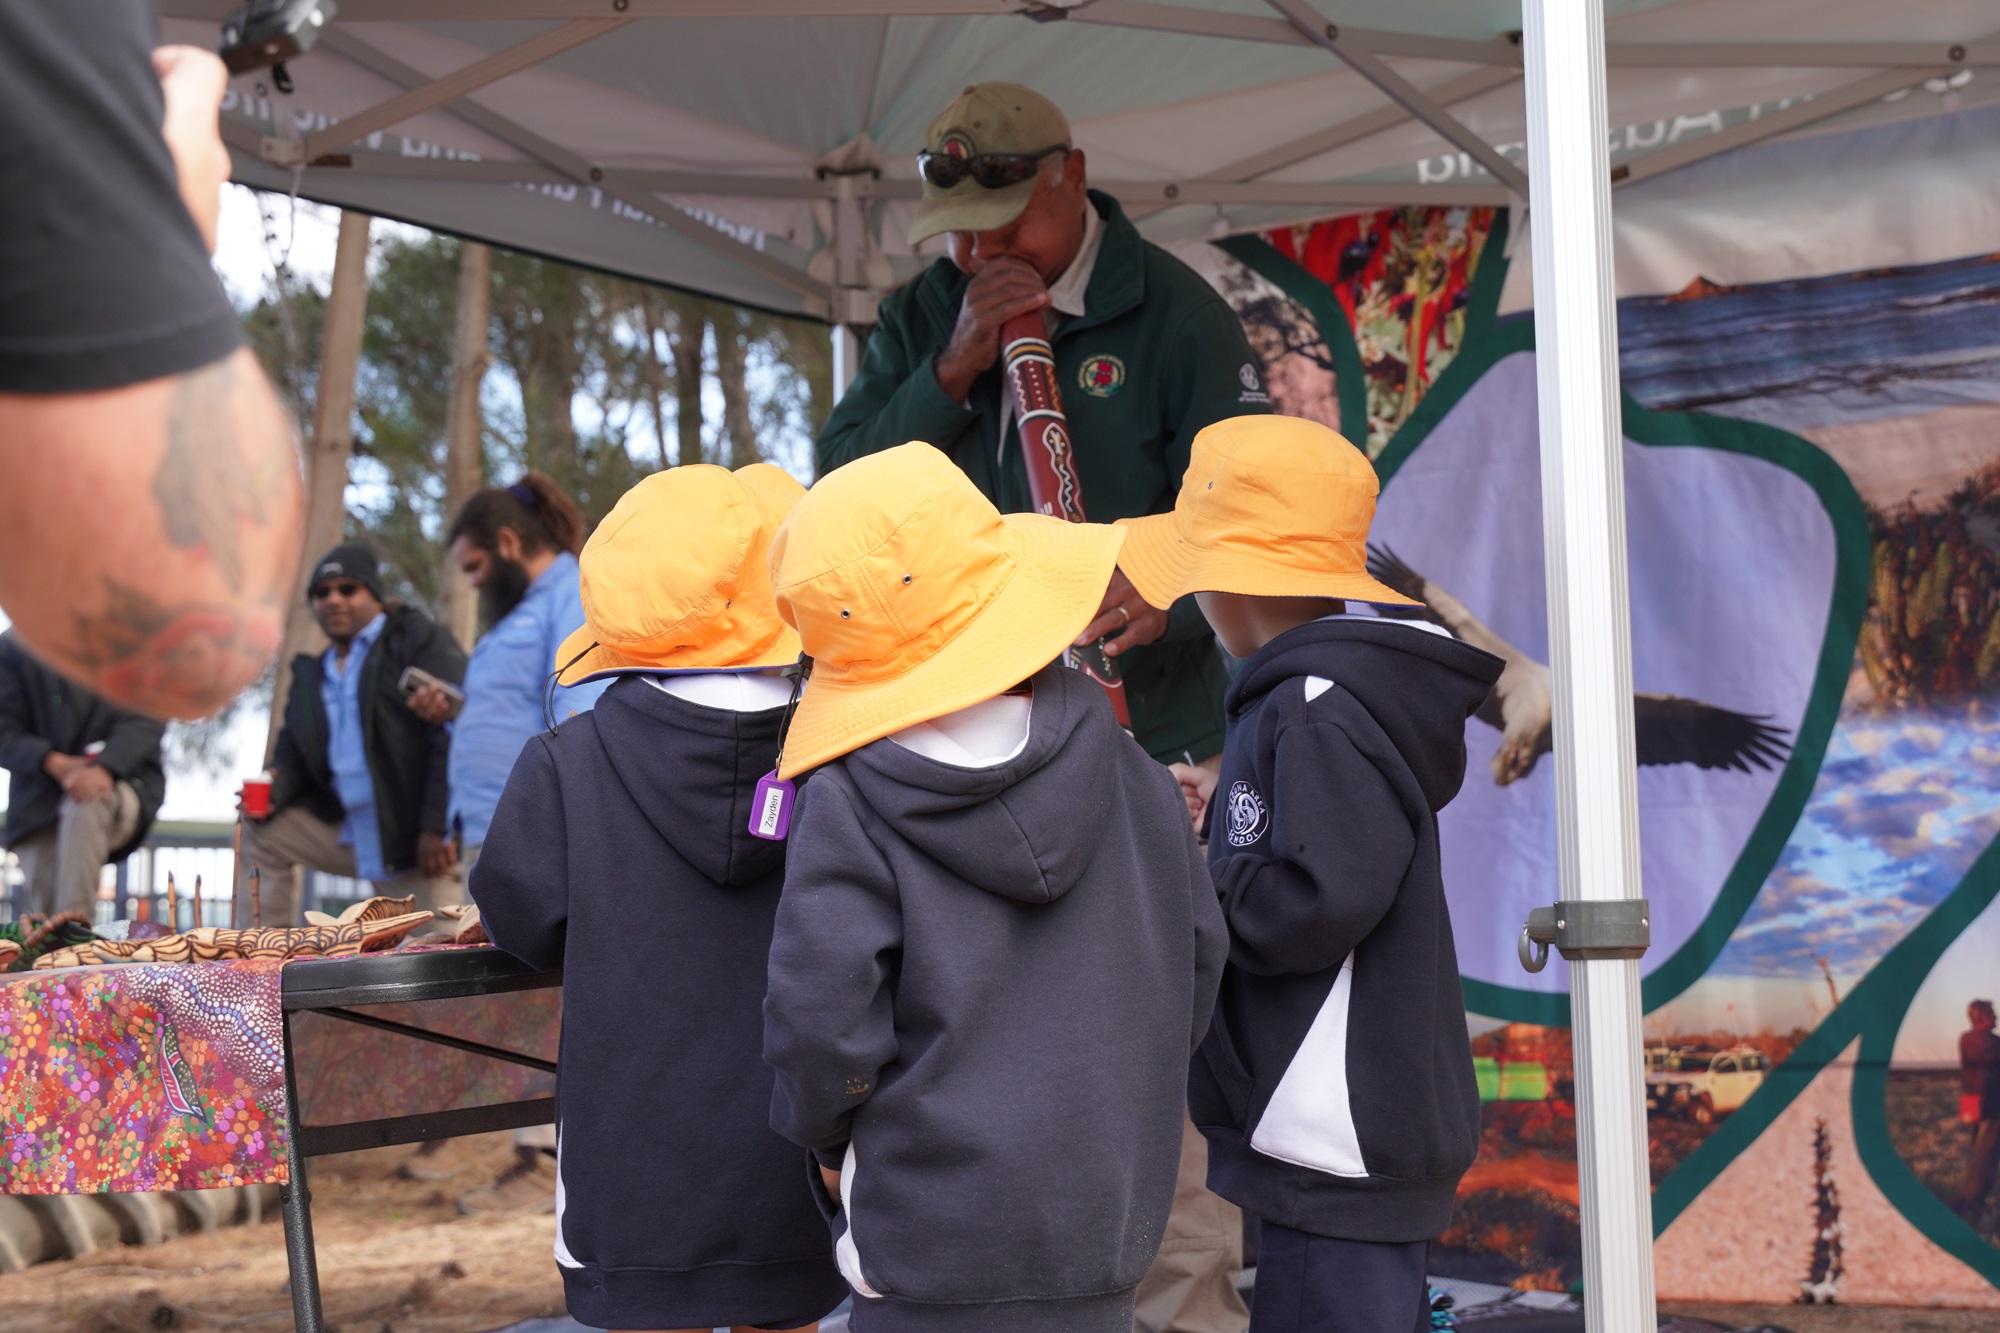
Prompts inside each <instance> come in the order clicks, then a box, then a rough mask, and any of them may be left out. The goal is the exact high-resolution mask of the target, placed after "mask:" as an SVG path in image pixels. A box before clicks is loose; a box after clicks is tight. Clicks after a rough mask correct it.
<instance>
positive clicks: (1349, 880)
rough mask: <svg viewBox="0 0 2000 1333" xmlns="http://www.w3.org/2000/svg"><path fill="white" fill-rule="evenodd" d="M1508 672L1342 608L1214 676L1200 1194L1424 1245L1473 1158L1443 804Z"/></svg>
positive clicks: (1314, 1228) (1412, 629) (1479, 656)
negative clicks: (1222, 921)
mask: <svg viewBox="0 0 2000 1333" xmlns="http://www.w3.org/2000/svg"><path fill="white" fill-rule="evenodd" d="M1502 666H1503V663H1502V662H1501V660H1500V659H1499V658H1497V657H1494V656H1493V655H1492V654H1490V653H1485V652H1482V651H1480V650H1479V649H1477V648H1474V647H1472V646H1470V645H1469V644H1465V643H1461V642H1459V641H1458V640H1456V639H1453V638H1451V637H1449V636H1447V635H1445V634H1442V633H1431V632H1429V631H1428V630H1427V629H1425V628H1424V627H1423V626H1422V625H1421V623H1420V622H1413V621H1395V620H1379V619H1373V618H1366V619H1364V618H1345V617H1343V618H1336V619H1329V620H1320V621H1314V622H1313V623H1311V624H1309V625H1302V626H1300V627H1298V628H1297V629H1294V630H1290V631H1288V632H1286V633H1284V634H1281V635H1279V636H1278V637H1277V638H1275V639H1273V640H1272V641H1271V642H1270V643H1268V644H1266V645H1265V646H1264V647H1263V649H1262V650H1261V651H1259V652H1258V653H1257V654H1256V655H1255V656H1254V657H1252V658H1251V659H1250V660H1249V661H1248V662H1247V663H1245V665H1244V667H1243V670H1242V671H1241V672H1240V673H1239V674H1238V676H1237V678H1236V680H1235V682H1234V683H1233V684H1232V685H1231V687H1230V690H1229V694H1228V697H1227V700H1226V707H1227V710H1228V719H1229V734H1228V741H1227V743H1226V744H1225V746H1224V748H1223V758H1222V773H1221V776H1220V778H1219V779H1218V781H1217V783H1216V788H1215V797H1214V800H1213V802H1212V804H1211V806H1210V815H1209V843H1208V846H1209V869H1210V871H1211V872H1212V873H1213V875H1214V877H1215V887H1216V892H1217V893H1218V894H1220V895H1221V898H1222V908H1223V913H1224V915H1226V916H1227V917H1228V920H1229V931H1230V949H1229V966H1228V968H1227V969H1226V970H1225V972H1224V975H1223V981H1222V994H1221V998H1220V999H1219V1000H1218V1001H1217V1002H1216V1013H1215V1022H1214V1024H1213V1025H1212V1026H1211V1027H1210V1030H1209V1034H1208V1038H1207V1040H1205V1041H1204V1042H1203V1043H1202V1045H1201V1051H1200V1053H1199V1054H1198V1055H1197V1056H1196V1058H1195V1061H1194V1065H1193V1069H1192V1072H1191V1076H1190V1082H1189V1089H1188V1106H1189V1110H1190V1112H1191V1114H1192V1115H1193V1117H1194V1122H1195V1124H1196V1126H1197V1127H1198V1128H1200V1130H1201V1131H1202V1133H1203V1134H1204V1135H1206V1136H1207V1138H1208V1141H1209V1159H1208V1160H1209V1166H1208V1183H1209V1188H1211V1189H1213V1190H1214V1191H1215V1192H1216V1193H1218V1194H1220V1195H1222V1197H1223V1198H1225V1199H1228V1200H1230V1201H1231V1202H1233V1203H1236V1204H1239V1205H1241V1206H1242V1207H1244V1208H1247V1209H1249V1210H1251V1211H1252V1212H1255V1213H1257V1214H1259V1215H1260V1216H1262V1217H1265V1218H1268V1219H1270V1220H1272V1221H1274V1222H1277V1223H1279V1224H1281V1225H1283V1226H1287V1227H1291V1228H1293V1229H1295V1230H1299V1231H1306V1232H1311V1233H1313V1234H1315V1235H1321V1236H1335V1237H1340V1238H1343V1239H1348V1240H1363V1241H1415V1240H1423V1239H1426V1238H1428V1237H1431V1236H1435V1235H1437V1234H1438V1233H1439V1232H1441V1231H1443V1230H1444V1228H1445V1226H1446V1224H1447V1223H1448V1222H1449V1221H1450V1218H1451V1207H1452V1200H1453V1197H1454V1195H1455V1194H1456V1192H1457V1189H1458V1180H1459V1177H1460V1176H1461V1175H1463V1174H1464V1172H1465V1169H1466V1168H1467V1167H1469V1166H1471V1165H1472V1160H1473V1157H1474V1155H1475V1154H1476V1152H1477V1150H1478V1147H1479V1093H1478V1088H1477V1085H1476V1084H1475V1083H1474V1081H1473V1074H1472V1051H1471V1046H1470V1043H1469V1042H1468V1040H1467V1037H1466V1026H1465V997H1464V994H1463V992H1462V991H1461V989H1460V987H1459V980H1458V956H1457V953H1456V951H1455V949H1454V948H1453V945H1452V936H1451V918H1450V915H1449V914H1448V913H1447V911H1446V909H1445V897H1444V880H1443V876H1442V873H1441V872H1440V870H1439V864H1438V830H1437V812H1438V811H1439V810H1441V809H1442V808H1444V806H1445V804H1446V803H1447V802H1449V801H1450V800H1451V798H1452V797H1453V796H1455V795H1457V793H1458V789H1459V784H1460V783H1461V782H1462V781H1463V780H1464V777H1465V722H1466V718H1467V717H1469V716H1470V715H1471V713H1472V711H1473V710H1474V709H1476V708H1477V707H1478V706H1479V704H1480V703H1481V702H1482V701H1483V700H1484V699H1485V698H1486V695H1487V692H1488V691H1489V690H1490V689H1491V688H1492V686H1493V682H1494V681H1495V680H1497V679H1499V676H1500V670H1501V667H1502Z"/></svg>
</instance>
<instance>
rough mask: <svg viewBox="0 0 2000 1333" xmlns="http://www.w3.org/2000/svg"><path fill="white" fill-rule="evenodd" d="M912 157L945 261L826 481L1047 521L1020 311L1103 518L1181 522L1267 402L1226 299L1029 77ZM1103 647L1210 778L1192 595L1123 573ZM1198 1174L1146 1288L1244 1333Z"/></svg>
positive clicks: (1226, 1215) (854, 389)
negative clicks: (1014, 377)
mask: <svg viewBox="0 0 2000 1333" xmlns="http://www.w3.org/2000/svg"><path fill="white" fill-rule="evenodd" d="M918 161H919V165H920V168H921V170H922V172H923V176H924V183H923V202H922V203H921V204H920V205H919V207H918V210H917V217H916V222H915V224H914V225H913V226H912V228H911V230H910V243H911V244H913V245H914V244H917V243H919V242H921V241H924V240H926V239H928V238H930V237H932V236H938V235H943V236H945V237H946V239H947V243H948V247H949V256H950V257H949V259H941V260H939V261H938V262H937V263H935V264H933V265H931V266H930V268H929V269H927V270H925V271H924V272H923V273H922V274H920V275H918V276H917V277H916V278H915V279H913V280H912V281H911V282H909V283H908V284H906V285H905V286H903V287H902V288H901V289H899V290H898V291H896V292H895V293H893V294H892V295H891V296H890V297H889V298H888V299H887V300H886V301H884V302H883V303H882V308H881V316H880V323H879V324H878V325H877V326H876V328H875V332H874V334H873V336H872V337H871V338H870V339H869V340H868V347H867V351H866V353H865V355H864V356H863V358H862V362H861V369H860V373H859V374H858V375H857V376H856V377H855V380H854V383H853V384H852V385H851V386H849V388H848V391H847V393H846V395H845V396H844V397H842V399H841V400H840V403H839V405H838V406H836V407H835V408H834V411H833V414H832V416H831V417H829V418H828V419H827V423H826V426H825V428H824V429H823V430H822V431H821V432H820V435H819V439H818V442H817V450H816V452H817V462H818V467H819V472H820V474H821V475H822V476H823V475H825V474H826V473H827V472H830V471H831V470H833V469H834V468H836V467H839V466H840V465H841V464H842V463H846V462H850V461H852V460H853V459H856V458H859V457H861V456H862V455H864V454H872V453H875V452H878V451H880V450H883V449H891V448H894V447H895V446H897V445H900V444H905V443H908V442H909V441H911V440H922V441H924V442H926V443H928V444H932V445H935V446H936V447H937V448H939V449H942V450H943V451H945V452H946V453H948V454H950V455H951V457H952V458H953V460H954V461H956V462H957V464H958V465H959V466H960V467H961V468H963V469H964V470H965V472H966V473H967V475H969V476H970V477H971V478H972V480H973V482H974V483H975V484H977V485H978V487H979V488H980V490H981V491H983V492H984V493H985V494H986V495H987V497H988V498H989V499H991V500H992V501H993V502H994V504H995V505H996V506H997V507H998V508H999V509H1001V510H1002V511H1006V512H1019V511H1023V510H1031V509H1033V508H1034V507H1035V506H1034V505H1033V504H1032V503H1031V501H1030V499H1029V483H1028V475H1027V469H1026V467H1025V465H1024V462H1023V458H1022V453H1021V443H1020V439H1019V434H1018V431H1017V429H1016V425H1015V423H1014V421H1013V419H1012V405H1011V401H1010V399H1009V397H1008V392H1007V386H1006V382H1005V377H1004V375H1003V373H1002V368H1001V365H1000V359H1001V358H1000V350H1001V337H1000V330H1001V326H1002V325H1003V324H1005V323H1006V322H1007V321H1008V320H1009V319H1011V318H1013V317H1015V316H1016V315H1019V314H1022V313H1023V312H1027V311H1034V310H1040V311H1041V312H1042V313H1043V315H1044V317H1045V318H1046V319H1047V321H1048V327H1049V331H1050V334H1051V337H1050V339H1049V341H1050V343H1051V345H1052V346H1053V349H1054V356H1055V373H1056V379H1057V383H1058V385H1059V387H1060V390H1061V393H1062V401H1063V408H1064V410H1065V413H1066V415H1067V417H1068V427H1069V434H1070V436H1071V438H1072V439H1073V442H1074V454H1075V462H1076V471H1077V476H1078V480H1079V482H1080V483H1081V490H1082V493H1083V496H1084V498H1085V503H1086V505H1087V507H1088V511H1089V518H1090V520H1091V521H1092V522H1096V523H1109V522H1112V521H1114V520H1116V519H1121V518H1136V517H1138V516H1140V515H1143V514H1156V513H1164V512H1166V511H1168V510H1170V509H1172V508H1173V506H1174V498H1175V496H1176V495H1177V494H1178V492H1179V490H1180V483H1181V477H1182V476H1183V474H1185V473H1186V471H1187V466H1188V454H1189V450H1190V448H1191V446H1192V444H1193V441H1194V437H1195V434H1196V433H1197V432H1198V431H1200V430H1201V429H1202V427H1204V426H1207V425H1209V424H1210V423H1211V422H1215V421H1219V420H1222V419H1223V418H1225V417H1233V416H1240V415H1243V414H1245V413H1250V412H1266V411H1269V410H1270V405H1269V404H1270V400H1269V398H1268V396H1267V395H1266V393H1265V391H1264V382H1263V375H1262V372H1261V370H1260V369H1259V366H1258V362H1257V358H1256V357H1255V356H1254V355H1253V354H1252V353H1251V351H1250V346H1249V343H1248V342H1247V341H1246V340H1245V338H1244V336H1243V329H1242V326H1241V325H1240V324H1239V323H1238V322H1237V320H1236V316H1235V315H1234V314H1233V313H1232V312H1231V311H1230V309H1229V306H1228V305H1227V303H1225V302H1224V301H1223V299H1222V298H1221V297H1220V296H1219V295H1217V294H1216V293H1215V291H1214V290H1213V289H1211V288H1210V287H1209V286H1208V284H1207V283H1205V282H1203V281H1202V279H1201V278H1200V277H1199V276H1197V275H1196V274H1195V272H1194V271H1193V270H1192V269H1190V268H1188V267H1187V266H1186V265H1184V264H1182V263H1181V262H1180V261H1179V260H1177V259H1175V258H1173V256H1171V255H1169V254H1168V253H1167V252H1166V251H1164V250H1162V249H1160V248H1159V247H1158V246H1155V245H1152V244H1150V243H1149V242H1147V241H1145V240H1142V239H1141V238H1140V236H1139V233H1138V230H1137V229H1136V228H1134V227H1133V225H1132V224H1131V223H1130V222H1128V221H1127V220H1126V218H1125V214H1124V213H1123V211H1122V210H1120V208H1119V207H1118V203H1117V201H1116V200H1114V199H1112V198H1111V197H1110V196H1109V195H1105V194H1101V193H1097V192H1094V191H1091V190H1089V189H1088V187H1087V183H1086V180H1085V176H1084V155H1083V152H1082V150H1080V149H1077V148H1074V147H1072V146H1071V144H1070V131H1069V122H1068V121H1067V120H1066V119H1064V117H1063V114H1062V112H1061V111H1059V110H1058V109H1057V108H1056V107H1055V105H1054V104H1053V103H1051V102H1050V101H1049V100H1048V99H1047V98H1045V97H1043V96H1041V95H1040V94H1039V93H1036V92H1034V91H1032V90H1030V89H1028V88H1023V87H1020V86H1018V85H1016V84H1007V83H985V84H979V85H977V86H975V87H972V88H968V89H966V90H965V92H963V93H962V94H960V96H959V97H958V99H957V100H956V101H954V102H953V103H952V104H951V105H950V106H949V107H947V108H946V109H945V111H944V113H943V114H942V115H940V116H939V117H938V118H937V119H936V120H935V121H933V122H932V123H931V126H930V129H929V131H928V132H927V133H926V134H925V137H924V151H923V153H922V154H921V155H920V157H919V159H918ZM1106 636H1110V638H1109V642H1108V643H1107V644H1106V647H1105V652H1106V655H1107V656H1109V657H1111V658H1112V659H1114V661H1115V662H1116V665H1117V666H1118V668H1119V670H1120V671H1121V672H1122V674H1123V676H1124V682H1125V695H1126V702H1127V705H1128V706H1129V708H1130V711H1131V717H1132V731H1133V734H1134V735H1135V736H1136V737H1137V738H1138V740H1139V743H1140V744H1141V745H1143V746H1145V748H1146V750H1147V751H1148V752H1149V753H1150V754H1151V755H1152V756H1153V757H1154V758H1155V759H1157V760H1159V761H1160V762H1162V763H1189V764H1201V765H1202V766H1204V767H1208V766H1212V765H1213V764H1214V763H1215V762H1216V760H1217V759H1218V758H1219V756H1220V752H1221V749H1222V692H1223V687H1224V685H1225V684H1226V676H1225V673H1224V670H1223V664H1222V658H1221V655H1220V653H1219V651H1218V649H1217V648H1216V645H1215V639H1214V636H1213V635H1212V634H1211V633H1210V632H1209V629H1208V627H1207V625H1206V624H1205V623H1204V622H1203V620H1202V618H1201V613H1200V611H1199V610H1197V609H1196V607H1195V606H1194V604H1193V602H1192V600H1191V599H1190V600H1186V601H1184V602H1183V603H1181V604H1177V605H1176V606H1175V607H1174V608H1173V609H1172V611H1170V612H1169V611H1157V610H1154V609H1153V608H1152V607H1150V606H1148V605H1146V603H1145V601H1144V599H1142V598H1141V597H1140V596H1139V595H1138V593H1136V592H1134V591H1133V589H1132V585H1131V583H1130V582H1128V581H1127V580H1126V578H1125V576H1124V574H1123V573H1114V574H1113V575H1112V578H1111V583H1110V586H1109V587H1108V588H1107V589H1106V591H1105V595H1104V603H1103V606H1102V608H1101V609H1100V612H1099V614H1098V616H1097V618H1096V619H1095V620H1094V621H1092V622H1091V624H1090V626H1089V627H1088V628H1086V629H1085V631H1084V634H1083V637H1082V640H1081V642H1091V641H1095V640H1097V639H1100V638H1105V637H1106ZM1206 1174H1207V1149H1206V1146H1205V1145H1204V1143H1203V1141H1202V1139H1201V1137H1200V1136H1199V1135H1198V1134H1195V1133H1194V1132H1193V1130H1192V1129H1191V1128H1190V1129H1189V1130H1188V1132H1187V1135H1186V1141H1185V1143H1184V1146H1183V1151H1182V1162H1181V1181H1180V1187H1179V1190H1178V1192H1177V1193H1176V1196H1175V1202H1174V1215H1173V1218H1172V1220H1171V1221H1170V1222H1169V1224H1168V1229H1167V1237H1166V1241H1165V1243H1164V1245H1162V1247H1161V1252H1160V1259H1159V1262H1158V1263H1157V1264H1156V1265H1155V1266H1154V1269H1153V1272H1152V1274H1151V1275H1149V1277H1148V1278H1147V1281H1146V1283H1145V1284H1144V1285H1142V1286H1141V1287H1140V1289H1139V1300H1138V1322H1139V1325H1140V1327H1141V1328H1143V1329H1147V1330H1150V1331H1151V1333H1241V1330H1242V1329H1243V1328H1244V1326H1245V1324H1246V1323H1247V1322H1248V1314H1247V1312H1246V1311H1245V1309H1244V1306H1243V1302H1242V1300H1241V1299H1240V1298H1239V1297H1238V1296H1237V1294H1236V1289H1235V1285H1234V1280H1235V1276H1236V1272H1237V1270H1238V1269H1239V1268H1240V1267H1241V1264H1242V1253H1241V1222H1240V1219H1239V1215H1238V1213H1237V1210H1236V1209H1235V1207H1234V1206H1232V1205H1230V1204H1227V1203H1224V1202H1223V1201H1222V1200H1221V1199H1218V1198H1216V1197H1215V1196H1214V1195H1212V1194H1210V1193H1209V1192H1208V1190H1207V1188H1206V1186H1205V1184H1204V1180H1205V1177H1206Z"/></svg>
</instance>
